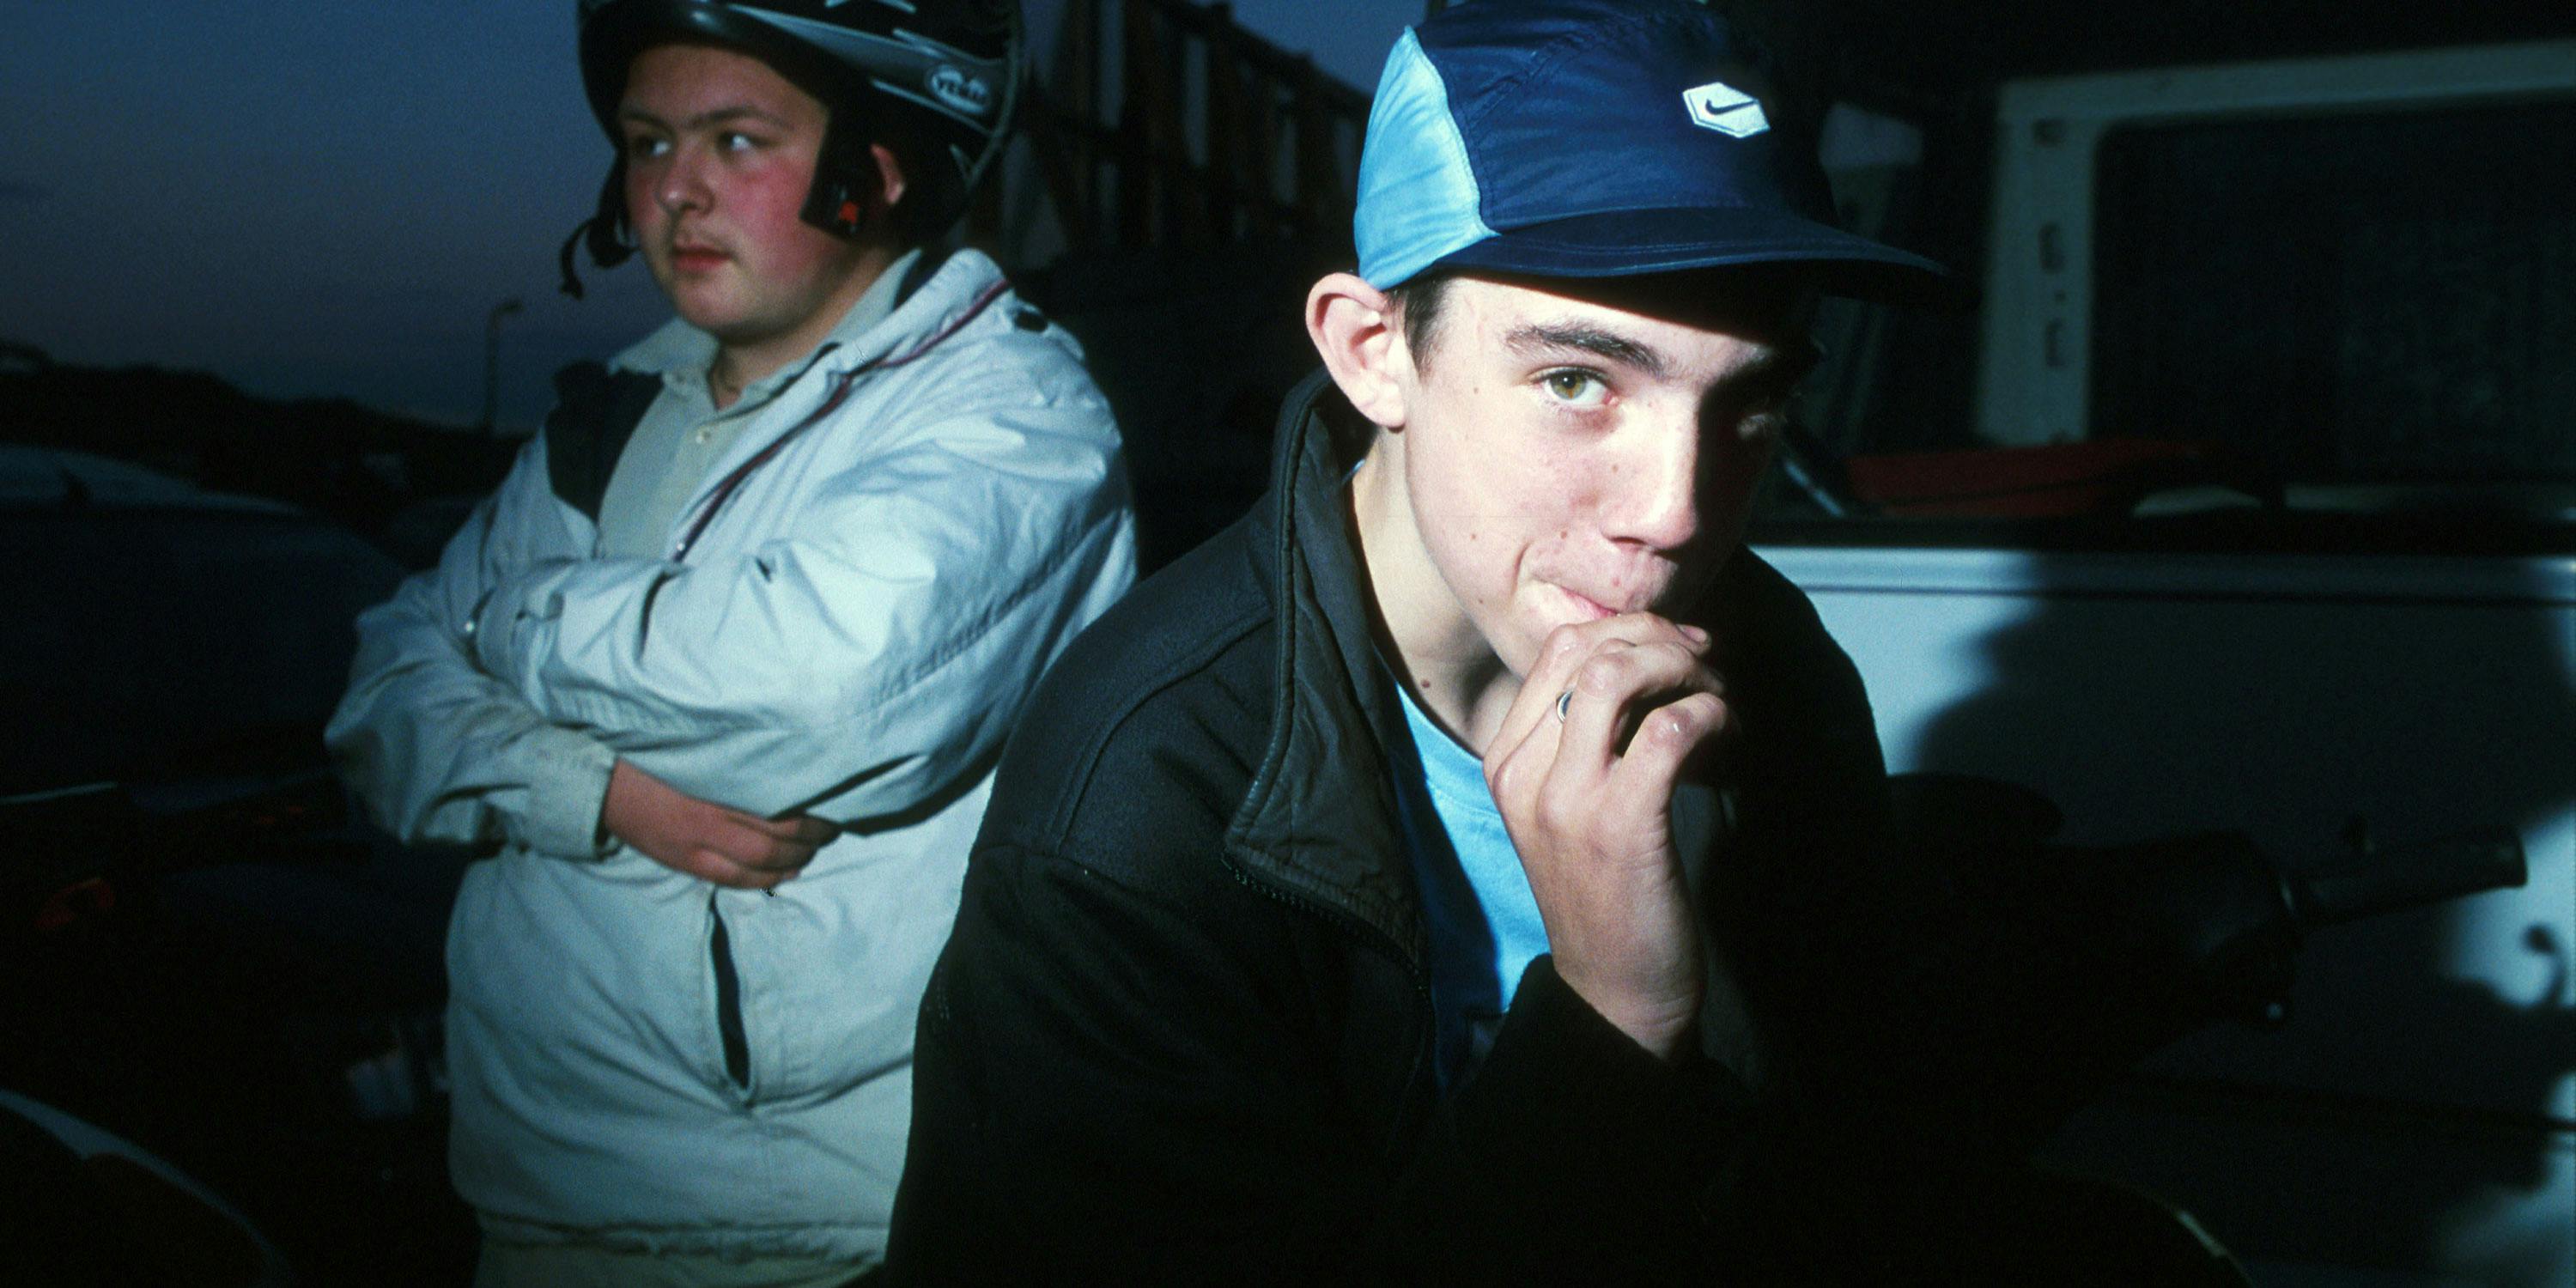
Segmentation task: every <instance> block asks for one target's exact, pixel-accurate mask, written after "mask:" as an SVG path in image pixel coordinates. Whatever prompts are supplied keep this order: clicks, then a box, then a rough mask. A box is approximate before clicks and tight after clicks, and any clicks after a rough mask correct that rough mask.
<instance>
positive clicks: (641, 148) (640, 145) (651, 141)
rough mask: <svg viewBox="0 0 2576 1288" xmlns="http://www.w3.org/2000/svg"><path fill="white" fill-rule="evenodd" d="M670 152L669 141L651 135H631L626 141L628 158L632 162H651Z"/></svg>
mask: <svg viewBox="0 0 2576 1288" xmlns="http://www.w3.org/2000/svg"><path fill="white" fill-rule="evenodd" d="M670 150H671V141H670V140H669V139H664V138H659V137H656V136H654V135H650V134H635V135H629V136H628V137H627V140H626V156H627V159H628V160H632V161H650V160H652V159H653V158H655V157H658V156H660V155H662V154H663V153H665V152H668V151H670Z"/></svg>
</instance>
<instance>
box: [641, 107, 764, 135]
mask: <svg viewBox="0 0 2576 1288" xmlns="http://www.w3.org/2000/svg"><path fill="white" fill-rule="evenodd" d="M617 119H619V120H621V121H636V122H640V123H642V124H645V125H658V126H661V127H662V128H663V129H666V130H667V129H670V128H671V126H670V125H669V123H667V122H665V121H664V120H663V119H662V118H661V117H658V116H655V115H653V114H652V113H651V112H647V111H645V110H644V109H643V108H640V107H636V106H634V105H632V104H620V105H619V106H618V109H617ZM741 120H753V121H766V122H768V123H769V124H771V125H774V126H777V127H779V128H780V129H785V128H786V127H787V122H785V121H783V120H780V119H779V118H778V117H776V116H773V115H771V114H770V113H768V112H764V111H762V110H760V109H759V108H756V107H753V106H751V105H750V104H748V103H734V104H729V105H727V106H724V107H719V108H713V109H710V110H708V111H704V112H700V113H698V114H697V115H695V116H692V117H690V118H689V119H688V120H686V121H683V122H681V124H680V128H682V129H688V130H703V129H709V128H712V127H714V126H719V125H730V124H732V123H733V122H735V121H741Z"/></svg>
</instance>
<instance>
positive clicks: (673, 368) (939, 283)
mask: <svg viewBox="0 0 2576 1288" xmlns="http://www.w3.org/2000/svg"><path fill="white" fill-rule="evenodd" d="M1001 277H1002V270H1001V267H1000V266H999V265H997V264H995V263H994V262H993V261H992V260H991V259H990V258H988V257H987V256H985V255H984V254H983V253H982V252H980V251H975V250H959V251H954V252H948V253H945V254H943V253H941V252H938V251H929V250H921V249H918V248H916V249H914V250H911V251H907V252H905V253H904V254H903V255H902V256H900V257H898V258H897V259H896V260H895V261H894V262H893V263H892V264H889V265H887V266H886V271H885V272H884V273H883V274H881V275H879V276H878V278H877V280H876V281H875V282H874V283H872V284H870V285H869V287H868V289H867V290H866V291H864V292H862V293H861V294H860V296H859V299H858V301H857V302H856V303H854V304H852V305H851V306H850V311H849V312H847V313H845V314H843V315H841V321H840V322H839V324H838V325H836V326H834V327H833V328H832V331H831V334H829V335H827V336H825V337H824V338H823V340H822V341H821V343H819V344H817V345H815V346H814V348H813V349H812V350H811V351H809V352H807V353H806V354H805V355H804V356H803V357H801V358H798V359H797V360H795V361H794V362H790V363H788V364H787V365H786V366H784V367H781V368H779V369H778V370H776V371H774V372H771V373H770V374H768V375H766V376H763V377H761V378H760V379H759V380H755V381H753V382H752V384H751V387H750V388H748V389H745V390H744V391H743V401H744V404H745V405H750V404H753V403H755V402H758V401H761V400H763V399H765V398H766V397H767V396H768V395H769V394H772V393H775V392H777V391H779V390H781V389H785V388H786V387H787V386H789V385H791V384H793V383H795V382H796V381H797V380H799V379H801V378H803V376H804V375H805V373H806V372H808V371H811V370H815V369H817V368H820V369H821V370H823V371H825V372H827V373H831V374H839V373H841V372H845V371H849V370H852V369H854V368H857V367H860V366H863V365H866V364H867V363H870V362H874V361H877V360H879V359H882V358H885V357H887V356H888V355H890V354H892V353H894V352H896V351H898V350H901V349H906V348H909V347H911V346H913V345H915V344H918V343H920V342H921V341H922V340H924V339H927V338H929V337H931V336H933V335H936V334H938V333H939V332H940V331H941V330H943V329H944V328H946V327H947V326H948V325H949V324H950V323H951V322H952V321H953V320H954V319H955V317H956V315H957V314H959V313H961V312H963V311H965V310H966V309H968V308H970V307H972V306H973V305H974V303H975V302H976V301H977V299H978V297H979V296H980V295H981V294H982V293H983V291H984V290H985V288H986V287H988V286H990V285H991V284H992V283H994V282H996V281H999V280H1001ZM715 356H716V338H715V337H714V336H712V335H709V334H707V333H706V332H704V331H701V330H699V329H698V328H696V327H694V326H691V325H689V324H688V323H687V322H684V321H682V320H680V319H679V318H673V319H671V320H670V321H669V322H666V323H664V324H662V325H661V326H660V327H659V328H657V329H655V330H654V332H653V333H652V334H651V335H648V336H645V337H644V338H643V339H642V340H639V341H637V342H636V343H634V344H633V345H631V346H629V347H627V348H626V349H625V350H624V351H622V352H620V353H619V354H618V355H617V356H616V357H613V358H611V359H609V360H608V365H609V367H610V369H612V370H617V371H641V372H647V373H650V374H653V375H658V376H660V377H662V378H663V380H664V382H665V383H669V382H670V381H673V380H675V379H676V380H684V381H693V382H698V383H700V384H703V382H704V381H705V379H706V369H707V364H709V363H711V362H713V361H715Z"/></svg>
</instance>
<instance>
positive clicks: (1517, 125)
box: [1352, 0, 1958, 302]
mask: <svg viewBox="0 0 2576 1288" xmlns="http://www.w3.org/2000/svg"><path fill="white" fill-rule="evenodd" d="M1764 69H1765V63H1764V60H1763V58H1762V56H1761V54H1760V52H1759V50H1758V49H1757V48H1756V47H1755V46H1754V45H1753V43H1752V42H1751V41H1750V40H1748V39H1747V38H1745V37H1744V36H1742V35H1740V34H1739V33H1737V32H1736V31H1735V30H1734V28H1733V27H1732V26H1731V25H1730V24H1729V23H1728V22H1727V21H1726V19H1725V17H1724V16H1722V15H1720V14H1718V13H1716V12H1714V11H1712V10H1710V9H1708V8H1706V7H1704V6H1702V5H1700V4H1697V3H1693V0H1471V2H1470V3H1467V4H1462V5H1459V6H1457V7H1455V8H1451V9H1447V10H1444V11H1442V12H1441V13H1439V14H1438V15H1436V16H1434V17H1432V18H1431V19H1430V20H1428V21H1426V22H1424V23H1422V24H1421V25H1420V26H1417V27H1415V28H1413V29H1412V30H1410V31H1407V32H1406V33H1405V34H1404V37H1403V38H1402V39H1400V40H1398V41H1397V42H1396V45H1395V49H1394V52H1392V53H1391V54H1389V55H1388V56H1387V61H1386V73H1385V75H1384V76H1383V77H1381V78H1380V79H1379V81H1378V89H1377V98H1376V100H1375V101H1374V103H1373V105H1372V106H1371V108H1370V110H1369V122H1368V136H1367V138H1366V140H1365V141H1364V142H1363V144H1362V146H1361V150H1360V176H1359V200H1358V203H1357V205H1358V209H1357V213H1356V215H1355V216H1354V218H1353V227H1352V234H1353V238H1354V240H1355V241H1356V242H1357V245H1358V250H1359V261H1360V263H1359V271H1360V276H1361V277H1362V278H1364V279H1366V280H1367V281H1368V283H1369V284H1370V285H1372V286H1375V287H1378V288H1379V289H1381V290H1383V289H1385V288H1387V287H1390V286H1394V285H1397V284H1399V283H1402V282H1404V281H1406V280H1408V279H1410V278H1412V277H1413V276H1414V275H1415V274H1418V273H1420V272H1422V271H1423V270H1425V269H1430V268H1453V269H1463V270H1469V271H1477V270H1481V271H1486V272H1496V273H1511V274H1527V275H1531V276H1537V277H1621V276H1628V275H1632V274H1641V273H1663V272H1673V271H1677V270H1681V269H1693V268H1715V267H1723V266H1732V265H1750V264H1784V263H1798V264H1812V265H1814V266H1815V269H1816V279H1817V281H1818V283H1819V285H1820V286H1821V287H1822V288H1823V289H1824V290H1825V291H1826V292H1827V293H1829V294H1834V295H1845V296H1852V297H1855V298H1862V299H1878V300H1886V301H1890V302H1935V301H1941V300H1945V299H1949V298H1953V297H1955V295H1956V294H1957V289H1958V288H1957V283H1956V281H1955V279H1953V278H1952V277H1951V275H1950V274H1949V273H1948V272H1947V271H1946V270H1944V269H1943V268H1941V266H1940V265H1938V264H1935V263H1933V262H1932V261H1930V260H1928V259H1924V258H1922V257H1920V256H1917V255H1911V254H1908V253H1906V252H1904V251H1901V250H1897V249H1895V248H1894V247H1891V246H1883V245H1880V244H1879V243H1877V242H1874V241H1871V240H1869V239H1868V238H1865V237H1859V236H1855V235H1853V234H1851V233H1848V232H1845V231H1843V230H1842V229H1841V228H1840V227H1839V226H1837V224H1836V222H1835V218H1834V207H1833V196H1832V193H1831V191H1830V189H1829V188H1828V187H1827V185H1826V182H1825V173H1824V169H1823V167H1821V166H1820V165H1818V164H1817V162H1816V155H1815V148H1814V143H1813V140H1812V138H1810V137H1807V136H1803V135H1801V134H1799V133H1797V132H1796V131H1794V130H1792V129H1790V128H1787V127H1786V126H1785V125H1784V123H1783V122H1782V121H1781V120H1780V119H1779V117H1778V116H1777V115H1775V113H1774V111H1773V105H1772V103H1771V101H1770V87H1769V78H1768V77H1767V76H1766V75H1765V70H1764Z"/></svg>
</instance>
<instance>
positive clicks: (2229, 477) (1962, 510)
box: [1844, 438, 2247, 518]
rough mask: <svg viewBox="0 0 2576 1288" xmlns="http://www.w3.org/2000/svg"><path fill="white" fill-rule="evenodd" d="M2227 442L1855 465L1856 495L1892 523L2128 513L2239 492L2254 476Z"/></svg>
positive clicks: (2124, 441) (1850, 465) (1861, 459)
mask: <svg viewBox="0 0 2576 1288" xmlns="http://www.w3.org/2000/svg"><path fill="white" fill-rule="evenodd" d="M2246 467H2247V463H2246V461H2245V458H2244V457H2243V456H2242V455H2241V454H2240V453H2238V452H2236V451H2234V450H2233V449H2231V448H2229V447H2227V446H2226V445H2224V444H2220V443H2193V442H2168V441H2165V440H2163V439H2153V438H2104V439H2096V440H2093V441H2090V442H2082V443H2050V444H2046V445H2043V446H2039V447H1990V448H1982V449H1978V450H1974V451H1964V452H1913V453H1907V454H1904V455H1899V456H1855V457H1853V458H1851V459H1850V460H1848V461H1846V462H1844V469H1845V470H1846V471H1847V472H1848V474H1849V476H1850V478H1851V487H1852V491H1853V492H1854V493H1855V494H1857V495H1858V496H1859V497H1860V498H1861V499H1862V500H1864V501H1867V502H1869V503H1870V504H1872V505H1875V506H1877V507H1878V508H1879V509H1880V510H1881V511H1883V512H1885V513H1888V514H1897V515H1916V516H1938V515H1986V516H1992V517H2007V518H2055V517H2064V516H2068V515H2105V514H2126V513H2128V512H2129V510H2130V509H2131V508H2132V507H2134V506H2136V505H2137V503H2138V501H2139V500H2140V499H2141V498H2143V497H2145V496H2146V495H2147V494H2148V493H2149V492H2153V491H2155V490H2157V489H2159V488H2169V487H2182V486H2186V485H2190V484H2195V483H2222V484H2232V483H2235V482H2236V481H2238V480H2241V479H2242V478H2243V477H2244V475H2245V473H2246Z"/></svg>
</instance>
